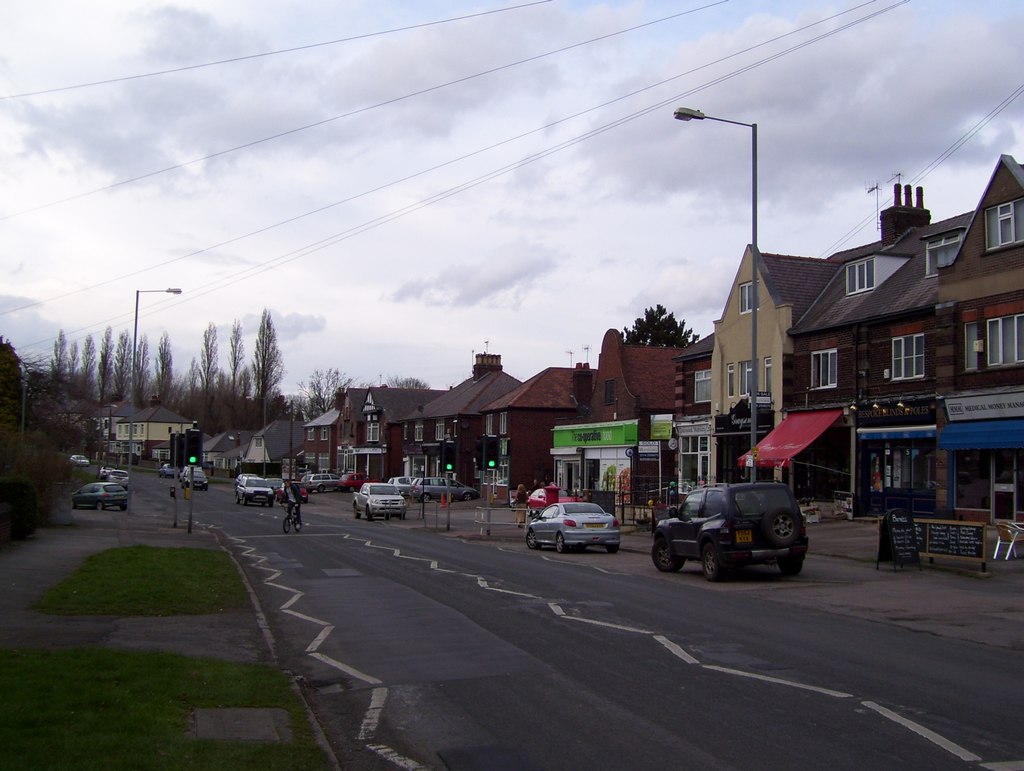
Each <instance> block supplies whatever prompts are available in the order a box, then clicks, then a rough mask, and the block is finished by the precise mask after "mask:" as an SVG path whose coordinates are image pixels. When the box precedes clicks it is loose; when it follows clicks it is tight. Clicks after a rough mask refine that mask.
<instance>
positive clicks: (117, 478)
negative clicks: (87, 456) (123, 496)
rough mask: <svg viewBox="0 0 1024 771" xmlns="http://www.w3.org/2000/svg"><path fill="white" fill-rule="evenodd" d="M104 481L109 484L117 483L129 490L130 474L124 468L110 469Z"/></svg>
mask: <svg viewBox="0 0 1024 771" xmlns="http://www.w3.org/2000/svg"><path fill="white" fill-rule="evenodd" d="M103 479H104V480H105V481H107V482H117V483H118V484H119V485H121V487H123V488H125V489H126V490H127V489H128V472H127V471H125V470H124V469H123V468H108V469H107V473H106V474H104V475H103Z"/></svg>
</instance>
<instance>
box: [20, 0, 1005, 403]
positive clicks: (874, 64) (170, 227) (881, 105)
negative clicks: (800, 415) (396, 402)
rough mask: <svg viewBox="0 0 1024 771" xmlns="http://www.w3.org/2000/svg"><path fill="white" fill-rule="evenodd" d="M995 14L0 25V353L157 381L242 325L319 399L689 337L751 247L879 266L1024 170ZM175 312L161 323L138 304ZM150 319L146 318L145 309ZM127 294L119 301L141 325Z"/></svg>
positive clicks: (495, 7)
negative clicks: (67, 360) (141, 372)
mask: <svg viewBox="0 0 1024 771" xmlns="http://www.w3.org/2000/svg"><path fill="white" fill-rule="evenodd" d="M1022 26H1024V4H1021V3H1019V2H1018V1H1017V0H1002V1H1001V0H986V1H985V2H953V1H950V2H943V1H942V0H927V1H926V0H888V2H886V1H884V0H882V1H880V2H863V1H862V0H846V1H845V2H835V3H834V2H821V0H770V1H768V0H765V1H760V0H725V1H723V2H717V1H716V0H686V2H675V1H674V0H657V2H655V1H654V0H649V1H648V2H642V1H639V0H635V1H632V2H629V1H622V2H619V0H608V1H607V2H604V3H597V2H584V1H583V0H568V1H567V0H549V1H547V2H531V0H512V2H501V0H480V1H479V2H440V1H435V0H416V2H413V1H412V0H365V1H361V0H330V1H329V2H328V1H327V0H302V2H297V1H295V0H290V1H289V0H282V1H281V2H274V3H251V2H242V1H241V0H203V1H202V2H195V3H189V2H168V3H153V2H144V1H139V2H131V3H126V2H114V1H113V0H92V1H91V2H89V3H68V2H66V0H61V1H60V2H58V1H57V0H5V1H4V2H3V3H2V4H0V268H2V275H3V277H4V279H3V281H2V282H0V336H2V337H3V338H5V339H7V340H9V341H10V342H11V343H12V344H13V345H14V347H15V349H16V350H17V352H18V353H19V355H21V356H23V357H37V358H38V357H41V358H43V359H48V358H49V356H50V355H51V353H52V350H53V344H54V340H55V338H56V336H57V333H58V331H59V330H63V332H64V334H65V336H66V337H67V339H68V341H69V342H75V341H77V342H78V343H79V346H81V345H82V344H83V343H84V340H85V338H86V336H88V335H92V336H93V338H94V340H95V342H96V343H97V345H98V343H99V341H100V338H101V337H102V335H103V331H104V329H105V328H106V327H108V326H110V327H112V329H113V332H114V337H115V339H116V337H117V335H118V334H119V333H120V332H121V331H122V330H128V332H129V333H131V331H132V327H133V322H134V320H135V315H134V311H135V301H136V298H138V300H139V312H138V334H139V338H140V339H141V338H142V336H143V335H145V336H146V338H147V340H148V342H149V349H150V352H151V356H152V355H153V354H154V353H155V351H156V348H157V344H158V342H159V339H160V337H161V336H162V335H163V334H165V333H166V334H167V335H168V336H169V339H170V341H171V344H172V347H173V353H174V368H175V372H177V373H184V372H186V371H187V370H188V368H189V365H190V363H191V361H192V360H193V359H198V358H199V351H200V348H201V345H202V338H203V332H204V331H205V330H206V328H207V326H208V325H209V324H210V323H212V324H214V325H215V326H216V328H217V331H218V342H219V348H220V362H219V363H220V366H221V367H226V366H227V352H228V338H229V334H230V330H231V328H232V325H233V324H234V323H235V321H236V320H237V321H239V322H241V324H242V328H243V330H244V333H245V355H246V359H247V360H251V357H252V352H253V348H254V341H255V336H256V332H257V329H258V326H259V319H260V316H261V314H262V312H263V310H264V309H268V310H269V311H270V313H271V316H272V318H273V322H274V326H275V329H276V332H277V336H278V343H279V345H280V348H281V351H282V354H283V359H284V367H285V377H284V380H283V382H282V383H281V386H280V387H281V390H282V391H283V392H284V393H286V394H293V393H296V392H297V391H298V389H299V384H300V383H302V382H308V381H309V379H310V376H311V375H312V373H314V372H315V371H316V370H320V371H326V370H329V369H337V370H338V371H339V372H340V373H342V375H343V376H347V377H351V378H353V379H354V380H355V382H356V383H360V384H363V383H366V384H376V383H379V382H384V381H386V380H387V379H388V378H389V377H415V378H418V379H420V380H423V381H425V382H427V383H429V384H430V386H431V387H433V388H447V387H449V386H453V385H456V384H458V383H460V382H461V381H463V380H464V379H466V378H467V377H469V376H470V374H471V371H472V365H473V361H474V356H475V354H478V353H484V352H486V353H492V354H500V355H501V357H502V363H503V366H504V369H505V371H506V372H508V373H509V374H511V375H513V376H515V377H517V378H519V379H521V380H526V379H527V378H529V377H532V376H533V375H535V374H537V373H538V372H540V371H541V370H543V369H544V368H546V367H551V366H572V365H574V364H576V363H578V362H590V363H591V365H592V366H597V362H598V354H599V352H600V346H601V341H602V339H603V337H604V334H605V332H606V331H607V330H608V329H612V328H614V329H620V330H621V329H623V328H628V327H631V326H632V325H633V322H634V320H635V319H636V318H637V317H640V316H643V313H644V310H645V309H646V308H648V307H653V306H655V305H657V304H661V305H664V306H665V307H666V308H667V309H668V310H670V311H671V312H672V313H674V314H675V317H676V319H677V320H679V321H682V322H685V324H686V325H687V326H688V327H689V328H691V329H692V330H693V331H694V333H696V334H697V335H698V336H699V337H704V336H706V335H708V334H710V333H712V332H713V331H714V321H715V320H716V319H717V318H719V317H720V316H721V314H722V310H723V307H724V305H725V302H726V299H727V294H728V291H729V288H730V287H731V286H732V283H733V280H734V277H735V274H736V270H737V267H738V265H739V261H740V259H741V257H742V254H743V250H744V248H745V246H746V244H748V243H749V242H750V240H751V178H752V174H751V171H752V164H751V160H752V147H751V137H752V131H751V130H750V128H748V127H747V126H744V125H731V124H728V123H722V122H715V121H709V120H705V121H700V122H698V121H690V122H682V121H677V120H673V111H674V109H675V108H676V107H680V106H685V107H691V108H695V109H699V110H701V111H703V112H704V113H705V114H706V115H708V116H713V117H717V118H723V119H725V120H730V121H735V122H737V123H740V124H752V123H756V124H757V127H758V129H757V140H758V145H757V148H758V152H757V156H758V161H757V177H758V245H759V247H760V249H761V251H763V252H774V253H781V254H795V255H803V256H808V257H825V256H827V255H829V254H831V253H833V252H835V251H837V250H840V249H844V248H850V247H853V246H857V245H860V244H864V243H869V242H872V241H874V240H876V239H877V238H878V231H877V213H878V211H879V210H880V209H883V208H885V207H886V206H887V205H889V204H890V203H891V200H892V188H893V184H894V183H895V182H897V181H898V182H901V183H902V184H912V185H914V186H915V187H916V186H917V185H921V186H923V187H924V202H925V206H926V207H927V208H929V209H930V210H931V212H932V221H933V222H934V221H939V220H942V219H946V218H948V217H952V216H955V215H957V214H960V213H963V212H967V211H971V210H973V209H974V208H975V207H976V205H977V203H978V199H979V198H980V196H981V194H982V192H983V190H984V187H985V185H986V184H987V182H988V180H989V178H990V177H991V174H992V171H993V169H994V168H995V165H996V163H997V161H998V159H999V156H1000V155H1001V154H1004V153H1005V154H1010V155H1013V156H1014V157H1016V158H1017V159H1018V160H1024V135H1022V131H1021V127H1022V125H1024V122H1022V118H1024V99H1021V98H1019V94H1020V93H1021V91H1022V89H1024V49H1022V47H1021V46H1020V45H1019V42H1018V41H1017V40H1016V39H1015V36H1013V35H1011V34H1009V31H1010V30H1019V29H1021V28H1022ZM168 287H177V288H180V289H181V290H182V293H181V295H178V296H174V295H169V294H163V293H162V292H161V291H160V290H163V289H165V288H168ZM154 290H155V291H154ZM137 293H138V294H137Z"/></svg>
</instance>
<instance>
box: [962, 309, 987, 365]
mask: <svg viewBox="0 0 1024 771" xmlns="http://www.w3.org/2000/svg"><path fill="white" fill-rule="evenodd" d="M979 342H980V338H979V337H978V322H976V321H968V322H967V323H966V324H964V369H968V370H973V369H977V368H978V367H979V366H981V351H979V350H978V349H979V348H981V347H983V346H980V345H978V343H979Z"/></svg>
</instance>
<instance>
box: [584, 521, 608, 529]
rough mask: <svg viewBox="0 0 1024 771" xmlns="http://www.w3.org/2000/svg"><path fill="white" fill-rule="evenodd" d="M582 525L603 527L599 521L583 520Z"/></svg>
mask: <svg viewBox="0 0 1024 771" xmlns="http://www.w3.org/2000/svg"><path fill="white" fill-rule="evenodd" d="M583 527H598V528H600V527H604V525H603V524H602V523H601V522H584V523H583Z"/></svg>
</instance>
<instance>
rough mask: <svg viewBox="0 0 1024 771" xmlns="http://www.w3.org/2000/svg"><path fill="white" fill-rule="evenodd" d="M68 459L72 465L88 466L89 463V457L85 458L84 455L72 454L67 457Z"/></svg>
mask: <svg viewBox="0 0 1024 771" xmlns="http://www.w3.org/2000/svg"><path fill="white" fill-rule="evenodd" d="M68 461H70V463H71V465H72V466H88V465H89V459H88V458H86V457H85V456H84V455H72V456H71V457H70V458H68Z"/></svg>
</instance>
